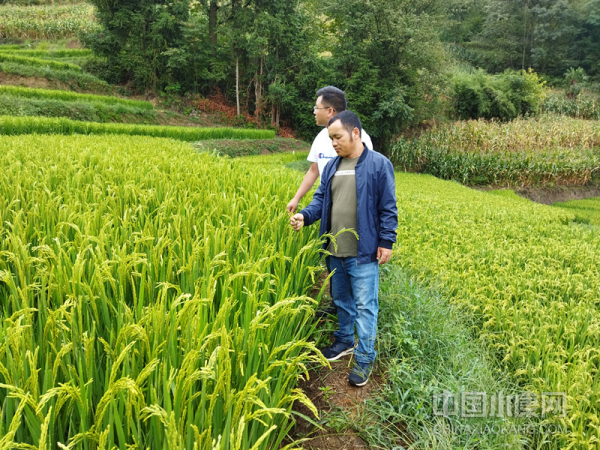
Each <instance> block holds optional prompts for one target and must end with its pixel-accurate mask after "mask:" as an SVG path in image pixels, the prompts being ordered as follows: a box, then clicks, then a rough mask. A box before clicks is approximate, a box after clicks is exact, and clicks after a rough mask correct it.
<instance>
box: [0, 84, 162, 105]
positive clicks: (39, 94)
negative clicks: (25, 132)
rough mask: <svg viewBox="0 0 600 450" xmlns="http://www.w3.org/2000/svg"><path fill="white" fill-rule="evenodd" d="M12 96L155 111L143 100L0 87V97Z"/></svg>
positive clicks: (17, 87)
mask: <svg viewBox="0 0 600 450" xmlns="http://www.w3.org/2000/svg"><path fill="white" fill-rule="evenodd" d="M2 94H5V95H11V96H14V97H25V98H36V99H48V100H61V101H66V102H73V101H80V102H93V103H105V104H107V105H117V104H119V105H124V106H130V107H133V108H140V109H153V108H154V106H153V105H152V103H150V102H144V101H141V100H128V99H124V98H118V97H112V96H107V95H93V94H78V93H76V92H69V91H59V90H51V89H32V88H26V87H19V86H0V95H2Z"/></svg>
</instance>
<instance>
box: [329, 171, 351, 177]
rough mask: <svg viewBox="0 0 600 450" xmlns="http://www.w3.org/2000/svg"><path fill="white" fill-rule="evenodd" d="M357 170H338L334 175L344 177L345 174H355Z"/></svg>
mask: <svg viewBox="0 0 600 450" xmlns="http://www.w3.org/2000/svg"><path fill="white" fill-rule="evenodd" d="M354 172H356V171H355V170H338V171H337V172H336V173H335V175H334V177H342V176H344V175H354Z"/></svg>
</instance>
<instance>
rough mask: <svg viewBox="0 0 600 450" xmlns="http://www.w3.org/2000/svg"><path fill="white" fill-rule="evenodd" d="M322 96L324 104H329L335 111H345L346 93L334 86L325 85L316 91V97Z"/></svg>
mask: <svg viewBox="0 0 600 450" xmlns="http://www.w3.org/2000/svg"><path fill="white" fill-rule="evenodd" d="M319 97H323V100H321V101H322V103H323V105H324V106H327V107H329V106H331V107H332V108H333V109H334V110H335V112H337V113H341V112H342V111H346V105H347V103H346V93H345V92H344V91H342V90H341V89H338V88H336V87H335V86H326V87H324V88H321V89H319V90H318V91H317V98H319Z"/></svg>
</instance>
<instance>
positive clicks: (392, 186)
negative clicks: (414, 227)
mask: <svg viewBox="0 0 600 450" xmlns="http://www.w3.org/2000/svg"><path fill="white" fill-rule="evenodd" d="M378 186H379V204H378V205H377V212H378V214H379V244H378V246H379V247H383V248H388V249H391V248H392V247H393V244H394V243H395V242H396V229H397V228H398V207H397V206H396V180H395V177H394V166H392V163H391V162H390V160H389V159H387V158H386V160H385V164H384V166H383V168H382V170H381V172H380V176H379V180H378Z"/></svg>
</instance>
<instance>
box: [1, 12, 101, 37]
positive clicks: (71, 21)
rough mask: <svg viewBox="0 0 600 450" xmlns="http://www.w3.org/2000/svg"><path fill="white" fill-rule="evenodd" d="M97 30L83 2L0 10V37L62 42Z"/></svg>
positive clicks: (92, 13)
mask: <svg viewBox="0 0 600 450" xmlns="http://www.w3.org/2000/svg"><path fill="white" fill-rule="evenodd" d="M98 29H99V25H98V23H97V22H96V20H95V19H94V8H93V6H91V5H89V4H86V3H80V4H76V5H42V6H3V7H2V8H1V9H0V38H18V39H63V38H68V37H75V36H77V34H78V33H79V32H90V31H95V30H98Z"/></svg>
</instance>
